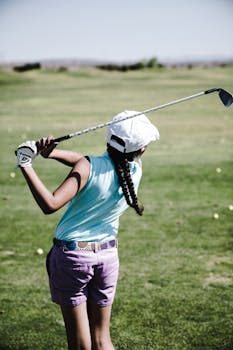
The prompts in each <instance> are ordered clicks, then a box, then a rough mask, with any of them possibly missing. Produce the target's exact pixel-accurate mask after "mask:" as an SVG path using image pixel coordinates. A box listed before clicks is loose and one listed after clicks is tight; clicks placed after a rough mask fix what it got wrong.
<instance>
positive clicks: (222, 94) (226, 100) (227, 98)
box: [218, 89, 233, 107]
mask: <svg viewBox="0 0 233 350" xmlns="http://www.w3.org/2000/svg"><path fill="white" fill-rule="evenodd" d="M218 95H219V98H220V100H221V101H222V103H223V104H224V106H226V107H230V105H231V104H232V102H233V97H232V95H231V94H230V93H229V92H227V91H226V90H224V89H219V93H218Z"/></svg>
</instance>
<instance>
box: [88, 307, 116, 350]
mask: <svg viewBox="0 0 233 350" xmlns="http://www.w3.org/2000/svg"><path fill="white" fill-rule="evenodd" d="M111 310H112V306H111V305H110V306H106V307H100V306H98V305H94V304H90V303H89V304H88V316H89V323H90V331H91V338H92V350H114V347H113V344H112V341H111V337H110V318H111Z"/></svg>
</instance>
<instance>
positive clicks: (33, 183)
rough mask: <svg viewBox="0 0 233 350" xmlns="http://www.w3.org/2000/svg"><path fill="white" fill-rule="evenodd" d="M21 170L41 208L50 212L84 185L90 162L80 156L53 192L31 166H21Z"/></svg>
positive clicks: (65, 201) (45, 211)
mask: <svg viewBox="0 0 233 350" xmlns="http://www.w3.org/2000/svg"><path fill="white" fill-rule="evenodd" d="M21 171H22V173H23V175H24V177H25V179H26V181H27V184H28V186H29V188H30V190H31V193H32V195H33V197H34V199H35V201H36V202H37V204H38V205H39V207H40V208H41V210H42V211H43V212H44V214H51V213H53V212H55V211H57V210H58V209H60V208H61V207H63V206H64V205H65V204H66V203H67V202H69V201H70V200H71V199H72V198H73V197H74V196H75V195H76V194H77V192H79V191H81V189H82V188H83V187H84V186H85V184H86V183H87V180H88V177H89V173H90V163H89V161H88V160H87V159H86V158H85V157H82V158H80V159H79V160H78V162H77V163H76V164H75V166H74V167H73V169H72V170H71V172H70V173H69V175H68V176H67V178H66V179H65V180H64V181H63V183H62V184H61V185H60V186H59V187H58V188H57V189H56V190H55V191H54V192H53V193H52V192H50V191H49V190H48V189H47V188H46V186H45V185H44V184H43V182H42V181H41V180H40V178H39V177H38V175H37V174H36V172H35V170H34V169H33V168H32V167H31V166H29V167H21Z"/></svg>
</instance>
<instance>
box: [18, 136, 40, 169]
mask: <svg viewBox="0 0 233 350" xmlns="http://www.w3.org/2000/svg"><path fill="white" fill-rule="evenodd" d="M15 153H16V156H17V167H20V168H26V167H29V166H32V160H33V159H34V158H35V157H36V155H37V147H36V142H35V141H26V142H24V143H21V144H20V145H19V146H18V148H17V150H16V152H15Z"/></svg>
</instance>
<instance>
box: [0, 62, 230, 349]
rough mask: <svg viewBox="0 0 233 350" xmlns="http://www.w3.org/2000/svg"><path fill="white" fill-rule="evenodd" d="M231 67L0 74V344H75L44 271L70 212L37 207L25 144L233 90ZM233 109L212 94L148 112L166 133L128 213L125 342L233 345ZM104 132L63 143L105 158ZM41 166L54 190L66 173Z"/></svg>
mask: <svg viewBox="0 0 233 350" xmlns="http://www.w3.org/2000/svg"><path fill="white" fill-rule="evenodd" d="M232 75H233V67H225V68H219V67H216V68H209V69H201V68H194V69H190V70H187V69H169V68H167V69H161V70H143V71H137V72H128V73H119V72H111V73H109V72H103V71H98V70H95V69H85V70H84V69H82V70H80V71H68V72H62V73H61V72H51V71H50V72H48V71H31V72H27V73H22V74H19V73H14V72H11V71H1V72H0V117H1V129H0V145H1V173H0V183H1V196H0V201H1V206H0V214H1V216H0V218H1V236H0V237H1V239H0V258H1V280H0V286H1V287H0V289H1V293H0V298H1V306H0V315H1V328H0V349H2V350H11V349H14V350H25V349H27V350H34V349H37V350H47V349H51V350H52V349H54V350H61V349H66V339H65V331H64V325H63V322H62V317H61V315H60V310H59V308H58V307H57V306H56V305H53V304H52V302H51V301H50V295H49V289H48V282H47V276H46V271H45V254H46V253H47V252H48V251H49V249H50V246H51V241H52V237H53V232H54V229H55V226H56V223H57V221H58V219H59V217H60V215H61V212H59V213H56V214H54V215H52V216H44V215H43V214H42V213H41V212H40V210H39V209H38V208H37V206H36V204H35V203H34V201H33V199H32V196H31V194H30V193H29V190H28V189H27V187H26V185H25V181H24V179H23V177H22V175H21V174H20V171H19V170H17V169H15V157H14V150H15V148H16V146H17V145H18V144H19V143H21V142H22V141H24V140H26V139H34V138H39V137H41V136H44V135H47V134H51V133H52V134H53V135H54V136H61V135H64V134H67V133H70V132H73V131H76V130H79V129H82V128H85V127H89V126H93V125H96V124H99V123H100V122H105V121H108V120H110V119H111V118H112V116H113V115H115V114H116V113H118V112H120V111H121V110H124V109H133V110H143V109H146V108H150V107H153V106H156V105H159V104H162V103H166V102H169V101H171V100H175V99H178V98H181V97H185V96H189V95H191V94H194V93H197V92H200V91H203V90H205V89H208V88H211V87H215V86H216V87H217V86H221V87H223V88H225V89H227V90H229V91H231V92H233V81H232ZM232 111H233V110H232V107H230V108H228V109H227V108H225V107H224V106H223V105H222V104H221V102H220V101H219V100H218V98H217V96H215V95H214V94H211V95H207V96H204V97H201V98H199V99H195V100H192V101H189V102H186V103H183V104H180V105H176V106H173V107H170V108H167V109H164V110H161V111H159V112H155V113H153V114H150V116H149V117H150V119H152V120H153V121H154V123H155V124H156V125H157V126H158V128H159V130H160V133H161V140H160V141H159V142H158V143H156V144H153V145H151V146H150V147H149V148H148V151H147V152H146V153H145V155H144V156H143V179H142V183H141V187H140V190H139V197H140V199H141V200H142V202H143V203H144V206H145V214H144V216H143V217H138V216H136V214H135V213H134V211H132V210H129V211H128V212H127V213H126V214H125V215H124V216H123V217H122V219H121V225H120V232H119V243H120V244H119V253H120V262H121V267H120V277H119V283H118V289H117V294H116V299H115V303H114V306H113V314H112V323H111V332H112V339H113V342H114V344H115V347H116V350H132V349H135V350H170V349H172V350H230V349H233V272H232V271H233V258H232V250H233V211H231V210H229V206H230V205H233V188H232V183H233V112H232ZM105 132H106V130H104V129H102V130H98V131H96V132H94V133H90V134H87V135H83V136H80V137H77V138H74V139H72V140H70V141H69V142H64V143H63V144H62V145H61V146H62V147H64V148H66V149H77V150H80V151H81V152H83V153H85V154H94V155H97V154H99V153H101V152H103V151H104V150H105ZM35 168H36V169H37V171H38V173H39V174H40V176H41V178H42V179H43V181H44V182H45V184H46V185H47V186H48V187H49V188H50V189H51V190H53V189H55V188H56V186H57V185H58V184H59V183H60V181H62V179H63V178H64V177H65V175H66V172H67V169H66V168H65V167H64V166H62V165H60V164H56V163H55V162H53V161H50V160H44V159H40V158H38V159H36V160H35ZM217 168H221V172H220V173H218V172H217V171H216V169H217ZM12 173H14V174H15V177H12ZM214 213H218V214H219V219H218V220H215V219H214V218H213V215H214ZM39 247H40V248H42V249H43V250H44V255H42V256H39V255H37V254H36V250H37V248H39Z"/></svg>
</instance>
